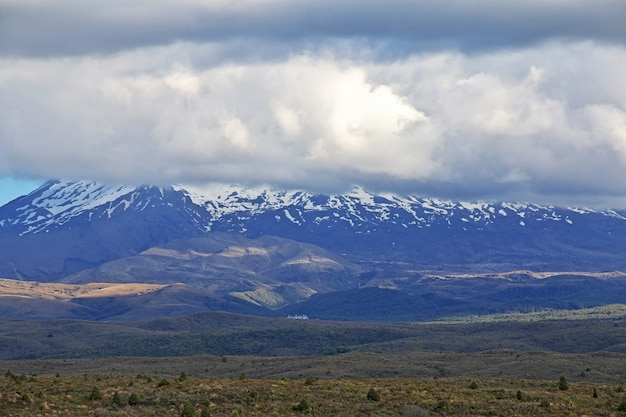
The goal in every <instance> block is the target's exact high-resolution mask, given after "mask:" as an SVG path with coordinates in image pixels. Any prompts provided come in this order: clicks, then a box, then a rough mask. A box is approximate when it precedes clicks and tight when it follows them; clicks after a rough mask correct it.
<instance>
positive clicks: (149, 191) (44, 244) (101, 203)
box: [0, 181, 208, 281]
mask: <svg viewBox="0 0 626 417" xmlns="http://www.w3.org/2000/svg"><path fill="white" fill-rule="evenodd" d="M207 222H208V214H207V213H206V211H204V210H202V209H200V208H198V207H196V206H195V205H194V204H193V203H192V202H191V200H190V199H189V198H188V197H187V196H186V195H185V194H184V193H182V192H180V191H175V190H174V189H172V188H169V189H164V188H159V187H147V186H144V187H111V186H105V185H102V184H97V183H94V182H68V183H61V182H59V181H49V182H47V183H45V184H43V185H42V186H41V187H39V188H38V189H37V190H35V191H33V192H32V193H30V194H29V195H27V196H24V197H20V198H18V199H16V200H14V201H12V202H10V203H8V204H6V205H5V206H3V207H1V208H0V276H3V277H9V278H20V279H33V280H36V281H54V280H57V279H59V278H60V277H63V276H66V275H69V274H71V273H74V272H77V271H80V270H83V269H86V268H92V267H95V266H98V265H100V264H102V263H103V262H107V261H111V260H113V259H118V258H121V257H125V256H129V255H132V254H137V253H139V252H141V251H143V250H145V249H147V248H149V247H151V246H153V245H155V244H158V243H164V242H167V241H170V240H172V239H175V238H178V237H190V236H200V235H202V234H204V232H205V228H206V224H207Z"/></svg>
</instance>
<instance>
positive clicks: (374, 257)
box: [0, 181, 626, 280]
mask: <svg viewBox="0 0 626 417" xmlns="http://www.w3.org/2000/svg"><path fill="white" fill-rule="evenodd" d="M211 232H231V233H237V234H240V235H243V236H245V237H248V238H256V237H259V236H263V235H274V236H280V237H284V238H289V239H293V240H296V241H300V242H307V243H312V244H315V245H318V246H320V247H322V248H324V249H327V250H331V251H333V252H335V253H336V254H338V255H340V256H344V257H345V258H346V259H349V260H351V261H355V262H359V263H362V264H367V265H370V266H371V267H372V268H375V267H376V265H379V266H380V265H385V264H386V263H387V264H388V265H387V266H386V267H392V266H393V265H400V264H402V265H404V266H406V265H410V266H411V267H414V268H421V269H432V270H438V269H442V270H455V271H463V270H481V271H484V270H492V271H496V270H501V271H506V270H514V269H518V268H524V269H532V270H536V271H539V270H593V271H601V270H611V269H623V268H626V213H624V212H619V211H611V210H609V211H594V210H589V209H572V208H558V207H550V206H540V205H536V204H518V203H507V202H499V203H465V202H453V201H443V200H435V199H423V198H419V197H416V196H411V195H408V196H400V195H394V194H381V195H375V194H372V193H369V192H367V191H365V190H363V189H361V188H358V187H356V188H354V189H353V190H351V191H350V192H349V193H346V194H341V195H330V196H328V195H319V194H311V193H307V192H304V191H276V190H272V189H268V188H255V189H246V188H242V187H226V186H220V187H218V186H216V187H214V188H212V189H208V190H191V189H189V188H187V187H183V186H174V187H152V186H139V187H135V186H109V185H104V184H99V183H96V182H87V181H78V182H60V181H49V182H47V183H45V184H44V185H42V186H41V187H40V188H39V189H37V190H35V191H33V192H32V193H30V194H28V195H26V196H23V197H20V198H18V199H16V200H14V201H12V202H10V203H9V204H6V205H5V206H3V207H0V276H4V277H9V278H22V279H37V280H56V279H58V278H60V277H62V276H64V275H67V274H70V273H74V272H76V271H78V270H81V269H86V268H89V267H94V266H97V265H99V264H101V263H103V262H107V261H110V260H113V259H118V258H121V257H124V256H129V255H133V254H136V253H139V252H141V251H143V250H146V249H148V248H150V247H153V246H155V245H158V244H162V243H164V242H167V241H170V240H172V239H177V238H188V237H198V236H203V235H206V234H207V233H211ZM404 266H403V267H404Z"/></svg>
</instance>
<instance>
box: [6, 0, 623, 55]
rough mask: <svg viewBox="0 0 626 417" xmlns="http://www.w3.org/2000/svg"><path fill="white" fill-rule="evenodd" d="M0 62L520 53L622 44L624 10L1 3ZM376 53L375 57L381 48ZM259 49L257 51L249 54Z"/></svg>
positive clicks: (614, 6)
mask: <svg viewBox="0 0 626 417" xmlns="http://www.w3.org/2000/svg"><path fill="white" fill-rule="evenodd" d="M0 7H1V8H2V9H1V17H0V18H1V19H2V20H1V21H0V28H1V29H0V31H1V32H0V41H1V42H2V45H1V46H2V47H1V48H0V50H1V51H2V52H1V53H2V54H5V55H12V56H50V55H79V54H93V53H111V52H117V51H120V50H124V49H128V48H137V47H144V46H151V45H163V44H170V43H173V42H180V41H193V42H225V41H232V40H236V39H246V40H248V44H249V46H250V51H249V52H252V51H254V50H255V49H256V48H257V46H256V44H257V43H260V44H262V45H265V47H267V48H269V49H272V48H276V43H282V44H284V45H286V49H287V51H292V52H293V50H294V49H299V48H302V47H303V45H307V44H312V43H313V44H320V43H321V44H324V43H326V42H328V43H332V42H335V41H337V40H340V39H346V38H350V39H365V40H367V41H368V42H380V43H381V50H386V52H388V53H389V52H391V53H395V54H403V53H408V52H409V51H415V50H416V49H418V50H433V49H437V48H447V49H461V50H481V49H491V48H497V47H503V46H514V47H521V46H525V45H529V44H533V43H536V42H541V41H545V40H547V39H555V38H567V39H571V40H576V39H596V40H598V41H606V42H616V43H623V42H624V40H625V39H626V24H624V22H625V21H626V2H624V1H621V0H597V1H570V2H568V1H562V0H545V1H537V0H529V1H517V2H509V1H499V0H490V1H469V0H455V1H430V0H428V1H426V0H418V1H415V0H411V1H408V0H406V1H403V0H395V1H384V2H383V1H371V0H369V1H359V2H354V1H347V0H341V1H338V0H334V1H323V0H322V1H320V0H316V1H314V0H304V1H272V0H268V1H264V0H260V1H238V2H227V1H214V2H205V1H182V2H166V1H158V0H157V1H134V2H130V3H129V2H126V1H119V0H118V1H89V2H84V1H67V0H60V1H38V0H26V1H3V2H2V3H0ZM383 46H384V48H383ZM257 50H258V49H257Z"/></svg>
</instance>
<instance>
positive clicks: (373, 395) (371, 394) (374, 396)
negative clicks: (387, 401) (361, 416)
mask: <svg viewBox="0 0 626 417" xmlns="http://www.w3.org/2000/svg"><path fill="white" fill-rule="evenodd" d="M367 399H368V400H370V401H380V394H379V393H378V391H376V390H375V389H374V388H370V390H369V391H367Z"/></svg>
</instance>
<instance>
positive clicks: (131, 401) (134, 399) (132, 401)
mask: <svg viewBox="0 0 626 417" xmlns="http://www.w3.org/2000/svg"><path fill="white" fill-rule="evenodd" d="M140 402H141V401H140V400H139V396H138V395H137V394H135V393H134V392H133V393H132V394H130V395H129V396H128V405H130V406H133V407H134V406H136V405H137V404H139V403H140Z"/></svg>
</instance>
